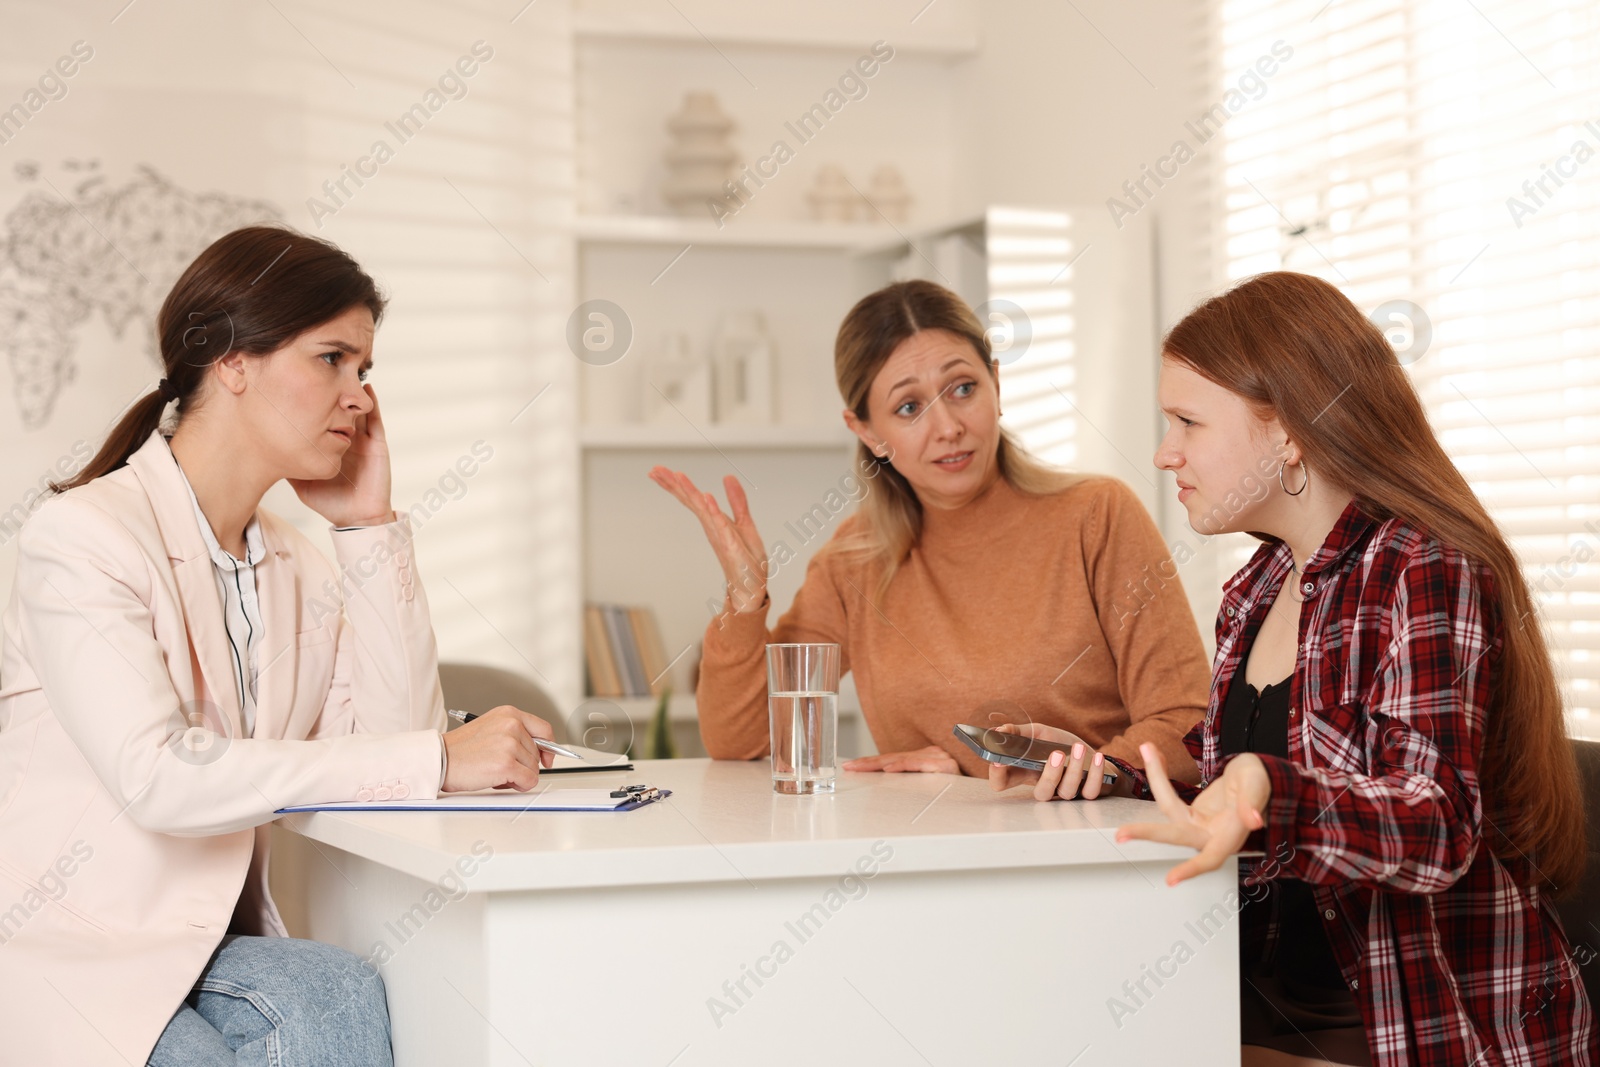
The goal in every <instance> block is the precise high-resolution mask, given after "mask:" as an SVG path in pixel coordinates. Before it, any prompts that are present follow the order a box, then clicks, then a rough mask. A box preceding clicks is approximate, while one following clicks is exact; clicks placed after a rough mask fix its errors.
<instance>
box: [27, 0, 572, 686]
mask: <svg viewBox="0 0 1600 1067" xmlns="http://www.w3.org/2000/svg"><path fill="white" fill-rule="evenodd" d="M117 7H118V5H115V4H112V5H106V4H93V5H90V4H59V5H57V4H52V5H45V4H31V5H25V6H24V5H12V9H11V10H9V11H8V12H7V14H6V15H5V32H4V33H3V34H0V101H4V104H0V106H6V105H9V104H10V103H11V102H12V101H14V100H18V99H21V98H22V94H23V92H24V91H25V89H26V88H27V87H28V85H29V84H32V83H34V82H35V81H36V80H37V79H38V77H39V75H40V73H41V72H42V71H44V70H45V69H46V68H47V67H48V66H49V65H50V64H51V63H52V62H53V61H54V60H55V59H56V57H57V56H58V55H61V54H63V53H65V52H67V51H68V50H69V49H70V47H71V45H72V44H73V42H74V41H78V40H83V41H86V42H88V43H89V45H90V46H91V47H92V48H93V49H94V57H93V59H92V60H90V61H89V62H87V63H85V64H84V65H83V66H82V68H81V70H79V71H78V72H77V73H76V74H75V75H74V77H73V78H72V79H70V81H69V82H68V83H67V85H68V89H69V92H68V94H67V95H66V97H65V98H63V99H60V100H55V101H52V102H50V103H49V104H47V105H46V106H45V107H43V108H42V109H41V110H40V111H39V112H38V113H37V114H35V115H33V116H32V117H31V118H30V119H29V120H28V122H27V123H26V125H25V126H24V127H23V128H22V130H21V132H20V133H19V134H18V135H16V136H15V137H13V138H12V139H11V140H10V141H9V143H6V144H4V145H0V216H4V215H5V214H6V213H8V212H9V211H11V209H12V208H13V207H14V206H15V205H17V204H18V203H20V202H21V201H22V199H23V198H24V197H25V196H26V195H28V194H29V193H30V192H33V193H39V194H41V195H44V196H47V197H51V198H55V199H56V200H57V201H59V198H58V197H57V196H56V194H55V193H54V192H52V190H51V189H50V187H49V185H47V184H45V182H44V180H43V179H44V178H48V179H49V181H50V182H53V183H54V185H55V186H56V187H57V188H58V189H59V190H60V191H61V193H62V194H64V195H66V196H67V197H73V198H76V193H75V192H74V189H75V186H76V183H77V182H78V181H79V180H80V179H82V178H84V177H85V176H87V175H89V174H90V173H91V172H90V171H87V170H84V169H76V170H74V169H70V168H72V167H74V166H78V167H82V166H85V165H86V164H83V163H81V162H77V163H75V162H74V161H91V160H92V161H94V162H95V163H96V165H97V167H98V170H97V173H99V174H102V175H103V176H104V187H105V188H118V187H121V186H124V185H126V184H127V183H129V182H130V181H131V180H133V179H134V178H135V177H136V175H137V170H136V168H138V167H140V166H141V165H143V166H149V167H153V168H154V169H155V170H157V171H158V172H160V173H161V174H162V175H164V176H165V177H166V178H167V179H170V181H171V182H172V183H173V184H174V185H175V186H176V187H177V188H178V189H180V190H186V191H189V192H193V193H204V192H213V191H214V192H220V193H225V194H228V195H230V196H233V197H240V198H246V199H251V200H263V201H267V202H270V204H272V205H275V206H276V208H277V209H278V210H279V211H280V212H281V214H282V217H283V218H284V219H285V221H287V222H289V223H290V224H292V225H295V226H297V227H299V228H301V229H304V230H307V231H308V232H312V233H315V234H318V235H319V236H324V237H327V238H330V239H332V240H334V241H335V242H337V243H339V244H340V245H341V246H342V247H343V248H345V249H346V250H348V251H349V252H351V253H352V254H353V255H354V256H355V257H356V258H357V259H358V260H360V261H361V262H362V264H363V265H364V266H365V267H366V268H367V269H368V270H369V271H370V272H371V273H372V274H373V275H374V276H375V277H376V278H377V279H378V280H379V282H380V283H381V284H382V285H383V287H384V288H385V290H386V291H387V292H388V295H389V296H390V298H391V304H390V313H389V317H388V318H387V319H386V321H385V323H384V324H383V326H382V328H381V329H380V331H379V334H378V338H377V345H376V361H377V368H376V371H375V373H374V376H373V382H374V384H375V386H376V388H377V390H378V392H379V395H380V397H381V399H382V401H383V404H384V414H385V420H386V423H387V425H388V429H389V436H390V439H391V442H392V448H393V451H394V455H395V491H394V499H395V503H396V505H397V506H398V507H401V508H407V507H410V506H411V505H412V504H415V503H423V504H424V505H425V506H426V505H428V504H429V503H430V502H431V503H435V504H438V505H439V506H437V507H436V509H434V511H435V513H434V514H432V515H431V516H430V517H429V518H428V521H427V522H426V524H425V526H424V528H423V529H422V530H421V531H420V533H419V537H418V546H417V555H418V558H419V565H420V567H421V570H422V572H423V575H424V579H425V581H426V584H427V587H428V592H429V596H430V600H431V602H432V605H433V613H434V622H435V627H436V630H437V632H438V634H439V641H440V647H441V653H442V654H443V655H444V656H445V657H446V658H452V657H454V658H473V659H480V660H487V661H490V662H496V663H499V664H502V665H505V666H508V667H512V668H516V669H519V670H522V671H524V672H527V671H528V669H529V664H532V665H534V666H535V667H536V669H537V670H538V671H539V672H540V673H541V674H542V675H543V676H544V677H545V679H546V680H547V681H548V682H549V683H550V685H551V686H552V688H553V689H554V690H555V691H556V693H557V694H558V697H559V698H560V699H561V700H562V701H563V703H564V704H566V705H567V706H572V705H573V704H575V703H576V699H577V695H578V692H579V688H580V684H581V677H580V676H579V675H578V673H577V665H578V663H579V657H578V651H577V648H578V646H577V642H578V636H577V632H576V628H575V627H572V626H551V625H548V624H546V625H541V624H539V622H538V620H540V619H544V620H550V619H562V618H570V619H576V618H577V617H578V596H579V594H578V580H577V571H578V566H577V557H576V541H575V538H574V537H573V536H572V534H571V523H570V521H569V519H570V517H571V516H572V515H573V514H574V512H575V509H576V492H577V490H576V484H575V477H574V472H575V469H576V457H575V451H574V444H573V434H572V432H571V431H572V426H573V424H574V419H575V409H576V380H575V375H574V363H575V361H574V360H573V359H572V357H571V356H570V354H568V353H567V351H566V349H565V346H564V345H563V344H562V342H561V338H562V330H563V326H564V324H565V320H566V315H567V311H568V310H569V309H570V307H571V302H572V301H571V290H572V280H571V262H572V257H571V252H570V242H569V241H568V240H567V239H566V238H564V237H562V236H560V235H559V234H558V232H557V231H556V230H555V229H554V228H553V226H552V223H554V222H558V221H560V220H562V219H564V218H565V217H567V215H568V214H569V213H570V204H571V190H572V186H573V150H572V129H571V123H572V91H571V78H570V66H571V49H570V43H569V40H568V38H567V24H568V19H569V14H568V10H567V5H566V4H565V3H564V2H562V0H541V2H540V3H538V4H535V5H533V6H531V7H529V8H528V9H527V10H526V11H525V12H523V13H522V14H521V16H520V17H518V18H517V21H516V22H515V24H513V23H512V22H511V19H512V16H513V15H515V14H516V11H517V5H505V4H490V3H453V4H423V3H417V2H401V3H393V4H383V5H378V4H346V5H343V6H341V7H338V8H330V7H329V6H328V5H325V4H312V3H306V2H295V0H278V2H277V3H276V4H275V5H272V4H249V5H213V4H207V3H202V2H198V0H180V2H175V3H160V4H156V3H137V4H134V5H132V6H130V7H129V8H127V9H126V10H124V11H123V12H122V13H121V14H120V15H117V13H116V9H117ZM113 16H116V17H115V21H114V22H113V21H111V20H112V18H113ZM477 41H482V42H484V46H482V47H486V48H489V49H492V50H493V55H492V58H490V59H489V60H487V61H486V62H483V63H482V64H481V66H480V68H479V69H478V71H477V73H476V74H474V75H473V76H472V77H471V78H470V79H466V80H465V86H466V90H467V92H466V95H465V96H464V97H463V98H460V99H451V100H448V101H447V102H445V103H444V104H443V106H442V107H440V108H439V109H438V111H437V112H436V113H432V114H431V115H430V117H429V119H428V121H427V123H426V125H425V126H424V128H423V129H422V130H421V131H420V132H419V133H416V134H415V136H414V137H412V139H410V140H409V141H407V142H405V143H403V144H402V143H400V141H399V139H398V138H397V137H396V136H395V135H394V133H393V132H391V131H389V130H387V129H386V128H385V125H384V124H385V122H386V121H389V120H392V119H394V118H395V117H396V116H398V115H399V114H400V113H402V112H404V111H405V110H406V109H408V108H409V107H410V106H411V105H413V104H416V103H418V102H425V100H424V94H426V93H427V91H428V90H429V89H431V88H435V86H436V83H437V81H438V79H439V77H440V76H441V74H443V73H444V72H445V71H446V70H447V69H448V68H449V67H450V66H451V65H452V64H454V63H455V62H456V60H457V59H458V57H460V56H462V55H465V54H467V53H469V51H470V50H471V48H472V46H473V44H474V42H477ZM480 50H481V49H480ZM379 139H383V140H386V141H388V142H389V144H390V147H391V148H393V149H394V153H395V154H394V158H393V159H392V161H390V162H388V163H387V164H385V165H384V166H382V167H381V168H379V170H378V173H377V175H376V177H373V178H370V179H368V180H367V181H366V184H365V185H364V186H363V187H362V188H360V189H359V190H358V191H355V195H354V196H353V197H352V198H350V199H349V200H348V202H347V203H346V205H345V206H343V207H341V208H340V209H339V210H338V212H337V213H336V214H335V215H334V216H333V217H331V218H326V219H323V220H322V223H323V224H322V225H321V226H320V228H319V227H318V225H317V222H316V220H314V219H313V218H312V215H311V213H310V210H309V209H308V206H307V199H308V198H309V197H312V196H320V195H321V191H320V187H321V185H322V183H323V182H324V180H326V179H329V178H336V177H338V176H339V172H340V167H341V165H342V164H354V163H355V162H356V160H357V159H358V158H359V157H361V156H363V155H366V154H368V153H369V151H370V150H371V148H372V146H373V143H374V141H376V140H379ZM28 165H37V167H38V168H39V173H40V175H41V176H42V177H39V178H34V179H32V180H27V178H26V173H27V166H28ZM447 178H448V180H449V181H448V182H447V181H446V179H447ZM450 183H454V188H452V186H451V184H450ZM347 188H351V189H353V188H354V187H353V186H347ZM96 195H97V194H96V193H95V192H94V191H93V190H91V191H90V192H88V193H87V194H85V201H84V202H87V200H92V199H93V198H94V197H95V196H96ZM90 213H91V214H92V210H91V212H90ZM180 214H181V213H180ZM140 217H141V218H146V217H149V213H144V214H141V216H140ZM155 217H157V218H163V217H165V216H163V215H161V214H159V213H157V214H156V216H155ZM180 236H181V235H180V234H177V233H175V232H169V233H168V234H166V237H167V238H169V239H174V240H175V239H177V238H178V237H180ZM161 237H162V235H161V234H159V233H144V234H131V235H129V236H127V237H125V238H124V239H123V240H122V244H124V245H126V246H127V247H125V248H123V249H122V250H121V251H122V253H123V254H125V255H127V256H128V258H129V259H131V260H133V261H134V264H135V265H137V264H139V263H140V262H143V263H144V266H145V267H146V268H147V270H146V271H145V272H141V273H148V274H149V275H150V278H151V280H150V283H149V285H148V287H147V291H146V292H144V293H143V296H142V298H141V308H142V314H141V315H139V316H137V317H136V318H135V320H134V321H133V322H131V323H130V324H129V325H128V326H127V328H126V329H125V330H123V332H122V333H121V335H120V336H118V335H117V334H115V333H114V332H113V331H112V330H111V329H109V328H108V325H107V323H106V321H105V319H104V316H102V315H100V314H98V313H96V312H94V311H93V310H90V311H89V312H87V313H86V314H85V315H84V316H83V321H82V322H81V323H77V324H75V325H74V326H73V327H72V330H71V331H70V337H69V339H70V345H71V348H72V355H71V359H72V362H73V364H74V365H75V375H74V377H73V378H72V380H71V381H70V382H68V383H67V384H66V385H65V386H64V387H63V388H62V390H61V392H60V395H59V396H58V398H57V400H56V402H55V405H54V408H53V411H52V412H51V414H50V417H49V418H48V420H46V421H44V422H43V424H42V425H39V426H37V427H27V426H24V425H23V423H22V421H21V414H20V410H19V408H18V407H17V405H16V403H14V398H13V395H12V392H13V387H14V386H15V384H16V375H15V370H16V368H13V367H0V383H3V384H4V386H5V387H4V389H0V454H3V457H4V459H3V463H0V513H3V512H4V511H5V510H6V509H8V508H10V507H12V505H13V504H14V503H22V502H23V501H24V499H25V492H26V490H27V488H28V487H29V486H30V485H33V484H34V483H36V481H37V480H38V478H39V476H40V473H41V472H42V471H43V470H45V469H46V468H47V467H49V466H51V465H53V464H54V463H55V462H56V461H57V459H58V458H59V457H60V456H62V455H64V454H69V452H70V449H71V446H72V444H73V443H74V442H76V441H79V440H87V441H90V442H96V441H98V439H99V438H100V437H101V436H102V435H103V434H104V432H105V431H106V430H107V429H108V428H109V425H110V423H111V421H112V420H113V419H114V417H115V416H116V415H117V414H118V413H119V412H120V411H121V409H122V408H123V406H124V405H125V404H127V403H128V402H129V401H131V400H132V399H134V398H135V397H136V396H138V395H139V394H140V393H141V392H142V391H143V390H145V389H147V388H149V386H150V385H151V384H152V383H153V382H154V380H155V378H156V377H157V374H158V367H157V364H156V363H155V361H154V360H153V359H152V358H151V357H150V356H149V355H148V354H147V349H148V347H149V338H150V335H151V332H152V326H151V322H152V321H153V312H154V308H155V307H156V306H158V305H159V302H160V299H161V297H162V296H164V295H165V290H166V288H167V287H168V286H169V285H170V281H171V274H172V273H175V269H174V271H173V272H169V273H165V274H164V273H163V272H162V271H161V270H159V269H155V268H153V267H152V266H151V265H152V264H157V265H158V266H159V261H160V259H161V257H160V256H159V255H157V254H156V252H155V251H154V249H155V246H156V243H157V242H158V241H159V240H160V239H161ZM102 254H103V250H102ZM185 262H186V260H185ZM8 270H9V271H11V273H10V274H9V275H8V274H7V273H6V272H7V271H8ZM541 275H542V277H541ZM8 277H10V278H12V280H13V281H15V280H16V274H15V270H14V268H10V267H3V266H0V285H3V284H4V283H5V281H6V279H7V278H8ZM3 341H4V339H3V338H0V348H3V347H4V345H3ZM546 386H548V387H549V389H548V391H547V392H545V393H544V395H543V396H542V397H541V398H540V399H539V401H538V403H537V404H536V405H534V406H533V407H532V408H531V409H528V410H527V411H526V412H525V413H523V414H522V415H521V416H520V417H519V418H517V421H516V422H515V423H512V421H511V420H512V418H513V417H514V416H517V414H518V412H519V411H521V410H522V409H523V408H524V405H526V404H527V402H528V401H529V400H531V399H532V398H533V397H534V396H535V395H537V394H538V393H539V391H540V390H541V389H544V388H545V387H546ZM477 441H483V442H485V443H486V445H487V447H489V448H492V449H493V458H492V460H490V461H489V462H488V463H486V464H484V465H483V466H482V467H481V469H480V470H479V471H478V472H477V473H476V474H474V476H473V477H472V478H471V479H470V480H468V481H466V482H465V483H464V492H461V493H458V494H457V495H458V496H459V499H451V498H449V497H446V496H444V495H442V494H441V495H439V496H435V497H433V498H431V500H430V498H429V497H428V496H427V493H428V490H429V489H430V488H437V486H438V483H439V482H440V480H441V478H446V475H447V473H448V472H449V471H450V470H451V468H452V466H453V465H454V463H455V462H456V460H457V459H458V458H459V457H461V456H463V455H466V454H468V453H469V452H470V450H471V448H472V446H473V444H474V442H477ZM455 484H456V483H454V482H452V481H450V480H448V479H446V488H447V489H454V488H455ZM269 505H270V506H274V507H275V508H276V509H277V510H280V511H282V512H285V513H288V514H290V515H291V517H292V518H294V519H295V520H296V521H297V522H300V523H301V524H302V525H303V527H304V528H305V529H306V530H307V532H309V533H311V535H312V537H313V540H315V541H317V542H318V543H319V544H322V545H324V546H326V542H327V537H326V534H325V533H323V532H322V528H323V526H324V524H323V523H322V522H321V521H320V520H318V519H316V517H315V516H311V515H309V513H307V512H305V511H304V510H303V509H301V508H300V506H299V505H298V502H297V501H295V500H294V499H293V495H292V493H289V492H287V490H283V489H281V488H280V490H279V491H275V492H274V494H273V495H272V496H271V497H270V498H269ZM5 541H6V544H5V545H4V546H0V596H5V597H9V595H10V588H11V584H12V579H13V571H14V563H15V558H16V550H15V544H14V541H13V540H12V539H11V538H10V537H6V538H5Z"/></svg>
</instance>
